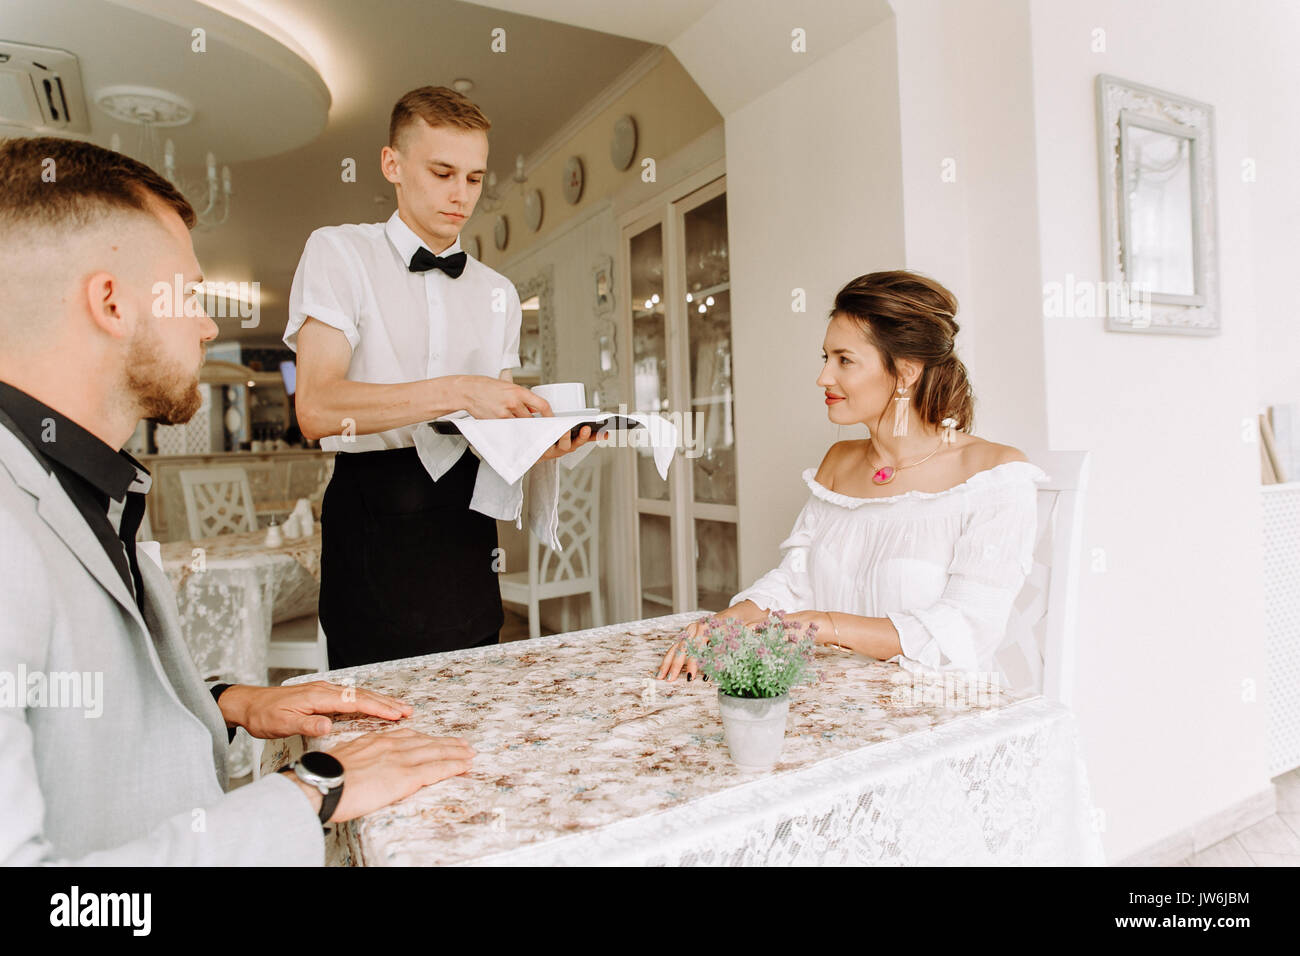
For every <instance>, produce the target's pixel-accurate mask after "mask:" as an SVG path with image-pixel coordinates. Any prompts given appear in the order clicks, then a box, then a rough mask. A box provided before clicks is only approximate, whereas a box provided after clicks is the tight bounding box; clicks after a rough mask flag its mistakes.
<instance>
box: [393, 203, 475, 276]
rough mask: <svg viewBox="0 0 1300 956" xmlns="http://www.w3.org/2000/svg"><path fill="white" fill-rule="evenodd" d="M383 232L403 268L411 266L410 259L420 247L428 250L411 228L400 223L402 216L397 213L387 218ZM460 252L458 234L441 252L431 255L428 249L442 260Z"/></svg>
mask: <svg viewBox="0 0 1300 956" xmlns="http://www.w3.org/2000/svg"><path fill="white" fill-rule="evenodd" d="M384 232H385V233H386V234H387V236H388V239H389V241H390V242H391V243H392V244H393V248H394V249H396V250H397V254H398V255H399V256H401V257H402V265H403V266H409V265H410V264H411V257H412V256H414V255H415V251H416V250H417V249H419V248H420V247H421V246H424V248H425V249H429V247H428V246H426V245H424V242H423V241H422V240H421V239H420V237H419V236H417V235H416V234H415V233H414V232H413V231H412V230H411V227H410V226H408V225H407V224H406V223H405V222H403V221H402V216H401V214H400V213H398V212H394V213H393V214H392V215H391V216H389V217H388V222H387V223H385V224H384ZM460 251H461V247H460V236H459V234H458V235H457V236H456V241H455V242H453V243H452V244H451V245H450V246H448V247H447V248H446V249H444V250H443V251H442V252H438V253H433V250H432V249H429V252H430V253H433V254H434V255H437V256H440V257H442V258H444V259H445V258H446V257H447V256H453V255H455V254H456V253H458V252H460Z"/></svg>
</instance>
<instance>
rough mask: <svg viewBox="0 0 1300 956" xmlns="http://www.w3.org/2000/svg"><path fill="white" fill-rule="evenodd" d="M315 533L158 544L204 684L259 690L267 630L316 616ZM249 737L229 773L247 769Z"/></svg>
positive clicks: (235, 751) (236, 746)
mask: <svg viewBox="0 0 1300 956" xmlns="http://www.w3.org/2000/svg"><path fill="white" fill-rule="evenodd" d="M320 550H321V546H320V533H319V532H317V533H315V534H313V535H310V536H308V537H303V538H297V539H294V540H288V541H285V542H284V544H283V545H281V546H279V547H274V548H271V547H267V545H266V532H265V531H250V532H247V533H244V534H226V535H221V536H220V537H216V538H205V539H202V540H198V541H172V542H169V543H166V544H164V545H162V559H163V570H164V571H165V572H166V574H167V579H168V580H169V581H171V584H172V587H173V588H174V589H175V591H176V607H177V610H178V611H179V613H180V620H181V632H182V633H183V634H184V636H185V643H186V644H187V645H188V646H189V649H190V654H191V655H192V656H193V658H194V663H195V665H196V666H197V667H198V670H199V673H200V674H201V675H202V676H203V677H204V679H210V678H213V677H216V678H220V679H221V680H222V681H224V682H226V683H230V684H258V685H265V684H266V677H267V673H266V649H267V644H268V643H269V642H270V639H271V625H272V624H273V623H274V622H276V621H289V620H293V619H294V618H296V617H301V616H302V615H304V614H314V613H315V612H316V605H317V601H318V599H319V597H320ZM253 752H254V748H253V742H252V739H251V738H249V737H248V735H247V734H245V733H244V731H243V730H240V731H239V733H238V734H237V735H236V737H235V741H234V743H233V744H232V745H231V752H230V775H231V777H242V776H244V775H245V774H248V773H250V772H252V769H253Z"/></svg>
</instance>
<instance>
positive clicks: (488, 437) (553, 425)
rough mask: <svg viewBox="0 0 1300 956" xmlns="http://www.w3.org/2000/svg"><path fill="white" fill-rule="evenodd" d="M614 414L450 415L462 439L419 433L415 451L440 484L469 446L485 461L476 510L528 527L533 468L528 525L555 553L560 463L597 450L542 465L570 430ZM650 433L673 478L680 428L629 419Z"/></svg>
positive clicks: (658, 462) (656, 419) (658, 459)
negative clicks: (525, 478)
mask: <svg viewBox="0 0 1300 956" xmlns="http://www.w3.org/2000/svg"><path fill="white" fill-rule="evenodd" d="M614 414H615V413H613V412H588V413H579V414H576V415H564V414H560V415H556V416H555V417H553V418H493V419H483V420H479V419H475V418H471V417H469V416H468V415H463V416H462V415H457V416H448V419H447V420H454V421H455V422H456V425H457V427H458V428H459V429H460V430H461V434H460V435H439V434H438V433H437V432H435V431H434V430H433V428H432V427H428V428H417V429H416V430H415V448H416V451H417V452H418V453H419V456H420V461H421V463H422V464H423V465H424V468H425V470H426V471H427V472H428V473H429V477H431V478H432V479H433V480H434V481H437V480H438V479H439V478H441V477H442V476H443V475H444V474H445V473H446V472H447V469H448V468H450V467H451V466H452V465H454V464H455V463H456V462H457V461H459V460H460V457H461V456H462V455H463V454H464V453H465V448H466V446H467V445H468V446H469V447H471V448H473V450H474V453H475V454H476V455H477V456H478V457H479V467H478V475H477V476H476V478H475V482H474V496H473V498H472V499H471V500H470V504H469V506H470V508H471V509H472V510H474V511H477V512H479V513H480V514H485V515H490V516H491V517H493V518H499V519H501V520H503V521H513V522H515V527H517V528H518V527H522V522H521V518H520V515H521V513H522V510H523V476H524V474H525V473H526V472H528V471H529V470H530V469H532V481H530V482H529V486H528V524H529V528H530V529H531V530H532V532H533V533H534V534H535V535H537V537H538V539H539V540H541V541H543V542H545V543H546V546H547V547H549V548H550V549H551V550H552V551H556V552H559V551H561V550H563V549H562V548H561V547H560V542H559V538H558V537H557V535H556V532H557V530H558V527H559V517H558V510H559V502H560V483H559V477H558V474H557V472H556V470H555V465H556V462H557V461H559V462H564V464H565V467H566V468H574V467H576V466H577V465H578V464H580V463H581V462H582V460H583V459H584V458H586V457H587V455H589V454H591V451H592V449H594V448H595V447H596V445H595V443H594V442H593V443H590V444H588V445H586V446H584V447H582V448H579V449H578V450H577V451H575V452H570V453H569V454H567V455H564V456H563V457H561V458H558V459H554V458H553V459H549V460H547V461H539V459H540V458H541V457H542V455H544V454H545V453H546V450H547V449H548V448H550V447H551V446H552V445H554V444H555V443H556V442H557V441H559V439H560V436H561V435H563V434H565V433H566V432H568V431H570V430H571V429H572V428H573V426H574V424H575V423H576V422H579V421H582V422H589V421H604V420H605V419H607V418H611V417H614ZM623 417H625V418H630V419H632V420H633V421H636V422H638V423H640V424H641V425H642V426H643V427H644V428H645V429H646V431H647V432H648V435H647V440H646V442H645V444H646V445H648V446H650V447H651V448H652V449H653V453H654V459H655V468H656V469H657V470H658V471H659V477H660V478H664V479H666V478H667V477H668V466H669V465H670V464H671V463H672V460H673V452H674V451H676V449H677V426H675V425H674V424H673V423H672V422H670V421H668V420H667V419H665V418H663V417H662V416H660V415H654V414H649V415H647V414H640V413H636V414H627V415H624V416H623Z"/></svg>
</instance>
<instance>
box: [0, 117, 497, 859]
mask: <svg viewBox="0 0 1300 956" xmlns="http://www.w3.org/2000/svg"><path fill="white" fill-rule="evenodd" d="M194 221H195V216H194V211H193V209H192V208H191V207H190V205H189V203H188V202H186V200H185V198H184V197H183V196H182V195H181V194H180V193H179V192H178V191H177V190H176V189H175V188H174V187H173V186H172V185H171V184H170V183H168V182H167V181H166V180H165V179H163V178H162V177H161V176H159V175H158V174H157V173H155V172H154V171H153V170H151V169H149V168H148V167H147V166H144V165H142V164H141V163H138V162H136V161H135V160H132V159H130V158H129V157H126V156H123V155H121V154H119V153H115V152H111V151H109V150H105V149H102V148H100V147H97V146H94V145H92V144H89V143H83V142H77V141H73V140H64V139H55V138H36V139H11V140H6V141H3V142H0V807H3V808H4V811H3V813H0V862H4V863H7V864H20V865H21V864H43V863H75V864H113V865H121V864H127V865H130V864H146V865H172V864H181V865H194V864H221V865H230V864H236V865H239V864H280V865H286V864H287V865H320V864H321V863H322V862H323V858H324V841H323V835H322V829H321V826H322V823H323V822H341V821H344V820H349V819H352V818H354V817H358V816H361V815H363V814H365V813H369V812H371V811H372V810H376V809H378V808H379V807H382V806H385V805H387V804H389V803H392V802H394V801H396V800H400V799H402V798H403V797H406V796H408V795H409V794H411V793H414V792H415V791H416V790H418V789H420V788H421V787H423V786H426V785H429V784H432V783H435V782H437V781H439V780H442V779H445V778H447V777H449V776H453V775H456V774H460V773H464V772H465V771H466V770H467V769H468V768H469V766H470V761H471V759H472V757H473V750H472V749H471V748H470V747H469V745H468V744H467V743H466V742H465V741H464V740H462V739H460V738H436V737H430V736H427V735H425V734H419V733H415V732H413V731H410V730H406V729H404V728H401V727H400V726H399V727H394V728H393V729H392V730H390V731H388V732H384V733H377V734H369V735H366V736H364V737H360V738H358V739H356V740H353V741H349V742H348V743H346V744H343V745H341V746H339V747H336V748H334V749H333V750H332V751H330V754H329V756H328V757H322V756H321V755H316V757H317V758H320V759H316V760H314V761H310V760H308V759H304V760H303V761H302V764H303V766H302V767H298V768H294V769H291V770H290V771H289V772H287V773H276V774H270V775H268V776H267V777H265V778H262V779H260V780H258V781H256V782H254V783H252V784H249V785H248V786H245V787H241V788H239V789H237V790H234V791H231V792H225V790H226V787H227V785H228V781H227V769H226V758H227V748H228V745H229V741H230V738H231V736H232V735H233V732H234V729H235V728H236V727H240V726H242V727H244V728H246V729H247V730H248V732H249V733H251V734H252V735H253V736H255V737H262V738H271V737H285V736H290V735H293V734H310V735H316V736H319V735H321V734H323V733H325V732H327V731H328V729H329V726H330V720H329V718H328V716H326V715H328V714H337V713H353V712H361V713H366V714H371V715H374V716H377V717H384V718H388V719H390V720H394V721H400V720H401V719H402V718H403V717H407V716H409V715H410V714H411V713H412V709H411V707H410V706H409V705H407V704H405V703H403V702H401V701H398V700H395V699H393V698H389V697H385V696H382V695H379V694H375V693H372V692H369V691H365V690H357V689H348V688H343V687H340V686H338V685H333V684H328V683H325V682H319V681H318V682H316V683H313V684H305V685H302V686H296V687H278V688H266V687H250V686H244V685H235V686H226V685H215V686H214V685H210V684H209V685H205V684H204V682H203V681H202V680H201V679H200V677H199V675H198V673H197V671H196V670H195V667H194V664H193V662H192V661H191V659H190V657H189V654H188V651H187V649H186V646H185V644H184V641H183V639H182V637H181V632H180V625H179V621H178V619H177V613H176V602H175V596H174V595H173V593H172V591H171V588H170V586H169V584H168V582H167V579H166V577H165V576H164V574H163V572H162V570H161V568H159V567H158V565H157V564H155V563H154V561H153V559H152V558H150V557H149V555H148V554H147V553H146V552H145V551H144V550H141V549H139V548H138V547H137V545H136V541H135V537H136V531H137V529H138V527H139V524H140V519H141V516H142V514H143V512H144V493H145V492H147V491H148V488H149V484H150V478H149V475H148V472H147V471H146V470H145V469H144V468H143V466H141V465H140V464H139V463H138V462H136V461H135V460H134V459H133V458H131V456H130V455H128V454H126V453H125V452H122V451H120V449H121V447H122V445H123V444H125V443H126V441H127V439H128V438H129V437H130V436H131V434H132V432H134V431H135V428H136V425H137V424H138V422H139V420H140V419H141V418H149V419H154V420H157V421H160V422H163V423H167V424H175V423H179V422H184V421H187V420H188V419H189V418H190V417H191V416H192V415H193V414H194V413H195V411H197V409H198V407H199V391H198V372H199V367H200V365H201V364H202V361H203V351H204V343H205V342H208V341H211V340H212V339H213V338H214V337H215V336H216V334H217V328H216V326H215V324H213V322H212V320H211V319H210V318H208V316H207V315H206V314H205V313H204V311H203V309H202V307H201V306H200V304H199V302H198V300H197V298H195V299H193V300H190V301H186V302H175V301H173V299H174V298H175V297H174V296H172V295H171V294H170V293H168V294H162V293H161V292H160V290H162V289H173V288H177V287H180V288H182V289H184V290H185V292H186V296H187V297H188V296H189V295H192V294H193V288H194V285H195V284H196V283H198V282H200V281H201V279H202V276H201V275H200V274H199V265H198V262H197V260H196V258H195V255H194V247H193V244H192V243H191V241H190V235H189V229H190V228H192V227H193V225H194ZM110 502H113V503H116V504H115V506H114V507H112V508H110ZM118 505H120V507H118ZM331 757H332V758H334V760H331V759H330V758H331ZM305 768H307V769H305ZM322 768H332V769H325V770H323V769H322Z"/></svg>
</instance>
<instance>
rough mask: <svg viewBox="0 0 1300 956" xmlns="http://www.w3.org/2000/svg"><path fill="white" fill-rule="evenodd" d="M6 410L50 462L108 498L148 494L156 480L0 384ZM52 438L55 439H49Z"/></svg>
mask: <svg viewBox="0 0 1300 956" xmlns="http://www.w3.org/2000/svg"><path fill="white" fill-rule="evenodd" d="M0 408H3V409H4V410H5V412H6V413H8V415H9V417H10V418H12V419H13V420H14V423H15V424H16V425H17V426H18V427H19V428H21V429H22V431H23V434H24V435H26V436H27V440H28V441H30V442H31V443H32V445H33V447H35V448H36V449H37V451H38V452H40V455H41V457H42V458H44V459H46V461H43V462H42V464H43V465H45V467H46V471H49V470H50V465H49V463H50V462H58V463H59V464H60V465H63V466H64V467H66V468H68V469H70V470H72V471H73V472H75V473H76V474H78V475H80V476H81V477H82V478H84V479H85V480H86V481H88V482H89V483H90V484H91V485H92V486H93V487H94V488H95V489H96V490H97V491H101V492H103V493H104V494H106V495H108V497H109V498H114V499H117V498H121V497H122V496H123V495H125V494H126V493H127V492H128V491H138V492H141V493H143V492H147V491H148V490H149V487H150V485H151V484H152V482H153V479H152V478H151V477H150V475H149V470H148V469H147V468H145V467H144V465H142V464H140V463H139V462H138V461H136V460H135V459H134V458H132V457H131V456H130V455H129V454H127V453H126V452H124V451H114V450H113V449H112V448H111V447H110V446H109V445H107V444H106V443H105V442H103V441H102V440H101V439H99V438H97V437H95V436H94V435H92V434H91V433H90V432H88V431H86V429H84V428H82V427H81V426H80V425H78V424H77V423H76V422H74V421H73V420H72V419H70V418H68V417H67V416H66V415H62V414H60V413H59V412H56V411H55V410H54V409H52V408H50V406H48V405H46V404H45V403H44V402H41V401H39V400H38V399H35V398H33V397H32V396H30V395H28V394H27V393H26V392H24V391H21V390H20V389H17V388H14V387H13V386H12V385H9V384H7V383H5V382H0ZM47 435H52V436H53V440H46V436H47Z"/></svg>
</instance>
